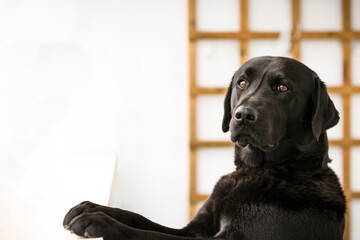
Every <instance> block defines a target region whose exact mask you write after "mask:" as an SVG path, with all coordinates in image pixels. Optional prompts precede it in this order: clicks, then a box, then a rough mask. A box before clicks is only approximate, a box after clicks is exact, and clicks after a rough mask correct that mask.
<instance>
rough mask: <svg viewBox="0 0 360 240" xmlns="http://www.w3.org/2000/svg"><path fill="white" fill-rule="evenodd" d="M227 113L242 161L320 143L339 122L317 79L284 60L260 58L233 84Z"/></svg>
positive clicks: (242, 69) (226, 120) (243, 68)
mask: <svg viewBox="0 0 360 240" xmlns="http://www.w3.org/2000/svg"><path fill="white" fill-rule="evenodd" d="M224 108H225V111H224V118H223V124H222V129H223V131H224V132H227V131H229V130H230V132H231V141H233V142H235V143H236V146H237V148H238V149H239V150H240V154H242V155H245V154H249V153H254V152H257V154H260V153H271V152H274V151H276V150H278V149H279V148H281V147H284V145H286V144H288V143H289V142H290V141H291V142H292V143H294V144H296V145H304V144H306V143H307V142H309V141H311V140H315V141H318V140H319V138H320V136H321V135H322V134H323V133H325V131H326V130H327V129H329V128H331V127H333V126H334V125H336V124H337V122H338V121H339V114H338V112H337V110H336V109H335V107H334V104H333V102H332V101H331V99H330V98H329V95H328V93H327V90H326V87H325V85H324V83H323V82H322V81H321V80H320V79H319V77H318V76H317V74H316V73H315V72H313V71H312V70H311V69H309V68H308V67H306V66H305V65H304V64H302V63H300V62H298V61H296V60H294V59H290V58H284V57H258V58H253V59H251V60H249V61H247V62H246V63H244V64H243V65H242V66H241V67H240V69H239V70H237V71H236V72H235V74H234V76H233V78H232V81H231V83H230V86H229V88H228V91H227V94H226V97H225V103H224ZM325 135H326V134H325ZM250 155H251V154H250ZM249 161H258V160H255V159H248V160H247V162H248V164H250V165H254V166H257V165H259V162H249Z"/></svg>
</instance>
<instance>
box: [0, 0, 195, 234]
mask: <svg viewBox="0 0 360 240" xmlns="http://www.w3.org/2000/svg"><path fill="white" fill-rule="evenodd" d="M0 36H1V38H0V69H1V70H0V89H1V94H0V109H1V113H0V114H1V117H0V132H1V135H0V193H11V192H15V191H16V190H17V187H18V184H19V180H20V179H21V177H22V175H23V174H24V172H26V170H27V169H28V167H29V165H30V164H31V162H32V161H36V159H38V158H40V157H41V158H45V159H48V161H52V159H54V158H55V157H59V156H61V157H66V156H73V155H83V154H98V153H115V154H117V156H118V169H117V173H116V178H115V182H114V185H113V191H112V196H111V205H113V206H120V207H123V208H126V209H130V210H134V211H137V212H140V213H142V214H144V215H145V216H147V217H149V218H150V219H152V220H155V221H158V222H161V223H166V224H167V225H169V226H179V227H180V226H183V225H184V224H185V223H186V221H187V213H188V205H187V196H188V175H187V173H188V108H187V106H188V100H187V99H188V74H187V5H186V0H181V1H179V0H171V1H169V0H155V1H147V0H131V1H130V0H129V1H126V0H121V1H89V0H78V1H75V0H62V1H56V0H53V1H48V0H44V1H41V0H31V1H28V0H9V1H5V0H2V1H0ZM69 168H71V166H69ZM84 171H86V167H84ZM64 177H66V176H64ZM94 177H96V176H94Z"/></svg>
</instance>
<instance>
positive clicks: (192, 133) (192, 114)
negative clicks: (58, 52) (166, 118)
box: [188, 0, 197, 219]
mask: <svg viewBox="0 0 360 240" xmlns="http://www.w3.org/2000/svg"><path fill="white" fill-rule="evenodd" d="M195 4H196V3H195V0H188V19H189V22H188V26H189V36H191V33H192V32H193V31H195V28H196V9H195V7H196V5H195ZM194 88H196V42H195V41H191V40H190V41H189V93H190V94H189V121H190V126H189V137H190V142H191V141H196V98H195V96H193V95H192V94H191V92H192V89H194ZM189 165H190V172H189V184H190V186H189V200H190V207H189V218H190V219H191V218H192V217H193V216H194V215H195V211H196V204H194V203H193V202H192V201H191V199H192V197H193V196H194V195H195V194H196V186H197V185H196V166H197V164H196V151H195V149H193V148H190V156H189Z"/></svg>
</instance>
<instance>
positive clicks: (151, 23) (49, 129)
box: [0, 0, 360, 240]
mask: <svg viewBox="0 0 360 240" xmlns="http://www.w3.org/2000/svg"><path fill="white" fill-rule="evenodd" d="M359 16H360V0H343V1H342V0H315V1H314V0H270V1H269V0H153V1H146V0H132V1H130V0H117V1H116V0H112V1H110V0H106V1H99V0H62V1H55V0H52V1H42V0H31V1H25V0H11V1H7V0H0V36H1V38H0V69H1V70H0V90H1V94H0V109H1V117H0V132H1V135H0V197H3V199H5V196H7V197H8V196H14V195H19V194H23V195H24V194H25V195H26V196H29V197H30V196H31V197H39V196H50V197H57V196H65V195H70V194H75V195H76V194H78V195H79V196H80V194H79V192H84V195H81V197H82V196H88V195H86V193H87V192H89V191H93V195H92V196H95V195H96V194H97V195H101V194H105V195H107V196H106V197H105V199H104V201H105V202H106V203H108V204H109V205H111V206H115V207H121V208H125V209H128V210H132V211H136V212H138V213H140V214H143V215H145V216H146V217H148V218H150V219H152V220H154V221H156V222H159V223H162V224H164V225H167V226H171V227H182V226H184V225H185V224H186V223H187V222H188V220H189V217H191V216H193V214H194V213H195V211H196V209H197V208H198V207H199V205H200V204H201V203H202V202H203V201H204V200H205V199H206V197H207V196H208V194H209V193H210V192H211V190H212V187H213V185H214V184H215V182H216V181H217V179H218V178H219V177H220V176H221V175H223V174H226V173H228V172H230V171H233V169H234V166H233V151H232V144H231V143H229V142H228V140H229V135H228V134H224V133H222V131H221V120H222V111H223V110H222V104H223V103H222V102H223V97H224V94H225V90H226V87H227V85H228V84H229V82H230V79H231V76H232V74H233V73H234V72H235V71H236V70H237V69H238V67H239V66H240V65H241V64H242V63H243V62H244V61H246V60H247V59H249V58H252V57H255V56H261V55H274V56H287V57H293V58H296V59H299V60H301V61H302V62H304V63H305V64H306V65H308V66H309V67H310V68H312V69H313V70H314V71H316V72H317V73H318V74H319V76H320V78H321V79H322V80H323V81H324V82H325V83H326V84H327V85H328V89H329V92H330V94H331V97H332V99H333V101H334V103H335V105H336V107H337V109H338V110H339V112H340V115H341V121H340V123H339V124H338V125H337V126H336V127H334V128H333V129H331V130H330V131H329V132H328V135H329V139H330V144H331V149H330V157H331V158H332V159H333V162H332V163H331V166H332V168H333V169H334V170H335V171H336V173H337V174H338V176H339V178H340V180H341V182H342V184H343V186H344V189H345V191H346V194H347V197H348V202H349V209H350V210H349V214H348V216H347V222H348V228H347V231H346V234H345V238H344V239H346V240H348V239H352V240H355V239H360V230H359V229H356V227H354V226H356V225H358V224H359V223H360V177H359V176H358V172H360V161H359V156H360V111H359V105H360V68H359V66H360V17H359ZM94 159H96V160H94ZM95 162H96V163H95ZM80 163H81V164H80ZM102 163H104V164H102ZM90 173H91V174H90ZM104 174H106V176H107V177H105V175H104ZM109 176H110V178H109ZM84 179H85V180H84ZM99 179H109V181H107V180H106V181H105V183H104V187H102V185H101V186H99V187H98V188H97V189H98V190H99V192H96V191H95V190H94V189H93V188H91V184H90V182H94V181H95V182H96V181H99ZM44 183H46V184H45V185H46V186H45V185H44ZM72 185H74V186H76V187H73V190H71V191H68V192H66V189H69V188H71V186H72ZM89 185H90V186H89ZM57 189H60V190H57ZM104 189H105V190H104ZM89 198H90V199H88V200H92V199H91V196H90V197H89ZM94 198H95V199H94V200H96V197H94ZM0 200H1V199H0ZM84 200H86V199H84ZM0 223H1V221H0ZM0 227H1V226H0Z"/></svg>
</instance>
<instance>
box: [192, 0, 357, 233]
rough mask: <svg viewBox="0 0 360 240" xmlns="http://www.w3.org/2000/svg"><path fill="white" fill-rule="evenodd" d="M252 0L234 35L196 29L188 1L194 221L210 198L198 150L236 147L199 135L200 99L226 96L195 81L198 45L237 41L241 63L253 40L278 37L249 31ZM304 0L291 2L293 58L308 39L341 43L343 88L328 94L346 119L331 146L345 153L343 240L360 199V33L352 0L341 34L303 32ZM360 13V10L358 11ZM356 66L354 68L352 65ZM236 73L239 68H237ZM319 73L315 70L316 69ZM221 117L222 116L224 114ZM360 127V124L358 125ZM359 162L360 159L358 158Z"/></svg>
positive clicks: (245, 0)
mask: <svg viewBox="0 0 360 240" xmlns="http://www.w3.org/2000/svg"><path fill="white" fill-rule="evenodd" d="M249 1H251V0H239V15H240V24H239V25H240V30H239V31H233V32H212V31H211V32H204V31H199V30H198V29H197V27H196V26H197V24H196V22H197V19H196V12H197V11H196V0H188V25H189V83H190V84H189V88H190V89H189V92H190V94H189V97H190V101H189V103H190V106H189V111H190V113H189V114H190V144H189V147H190V165H189V166H190V181H189V182H190V197H189V201H190V205H189V206H190V207H189V216H190V218H192V217H193V216H194V215H195V213H196V210H197V205H198V204H199V203H201V202H203V201H204V200H206V199H207V197H208V195H204V194H200V193H198V187H197V151H198V150H199V149H203V148H214V147H227V146H233V143H231V142H227V141H204V140H199V139H198V136H197V126H196V123H197V115H196V113H197V109H196V108H197V97H198V96H203V95H219V94H221V95H225V93H226V90H227V89H226V88H216V87H214V88H210V87H199V86H198V85H197V79H196V76H197V74H196V71H197V66H196V49H197V42H198V41H199V40H203V39H231V40H238V41H239V43H240V44H239V46H240V52H239V55H240V62H241V63H244V62H245V61H246V60H247V59H248V49H249V46H248V42H249V41H250V40H254V39H273V40H276V39H278V38H279V36H280V33H279V32H254V31H250V30H249V26H248V19H249V16H248V15H249V10H248V8H249V7H248V5H249ZM301 4H302V3H301V0H292V1H291V15H292V17H291V20H292V24H291V26H292V27H291V56H292V57H293V58H295V59H298V60H301V41H302V40H309V39H319V40H330V39H336V40H339V41H341V44H342V53H343V54H342V60H341V61H342V64H343V79H342V80H343V81H342V85H341V86H336V87H328V90H329V93H331V94H339V95H341V99H342V103H343V111H342V112H341V113H340V114H341V118H342V119H343V135H342V138H341V139H337V140H330V145H331V146H338V147H340V148H341V149H342V153H343V163H342V165H343V183H342V184H343V188H344V191H345V193H346V197H347V200H348V214H347V215H346V224H347V225H346V230H345V235H344V239H345V240H349V239H350V228H351V227H354V226H353V225H352V223H351V221H350V220H351V219H350V214H351V201H352V200H353V199H360V192H358V191H352V190H351V176H350V174H351V171H350V169H351V161H350V157H351V156H350V152H351V148H353V147H359V146H360V139H353V138H352V136H351V125H350V118H351V97H352V96H353V95H354V94H360V86H355V85H353V83H352V79H351V66H352V52H351V49H352V44H353V41H354V40H359V39H360V32H359V31H354V30H352V26H351V12H352V11H351V0H343V1H342V2H341V6H342V29H341V30H340V31H316V32H315V31H303V30H302V29H301V28H300V23H301V12H300V11H301ZM359 14H360V9H359ZM352 67H354V66H352ZM359 67H360V66H359ZM234 70H236V69H234ZM314 70H315V71H316V69H314ZM221 114H222V113H221ZM359 124H360V123H359ZM219 131H220V127H219ZM359 161H360V159H359Z"/></svg>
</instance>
